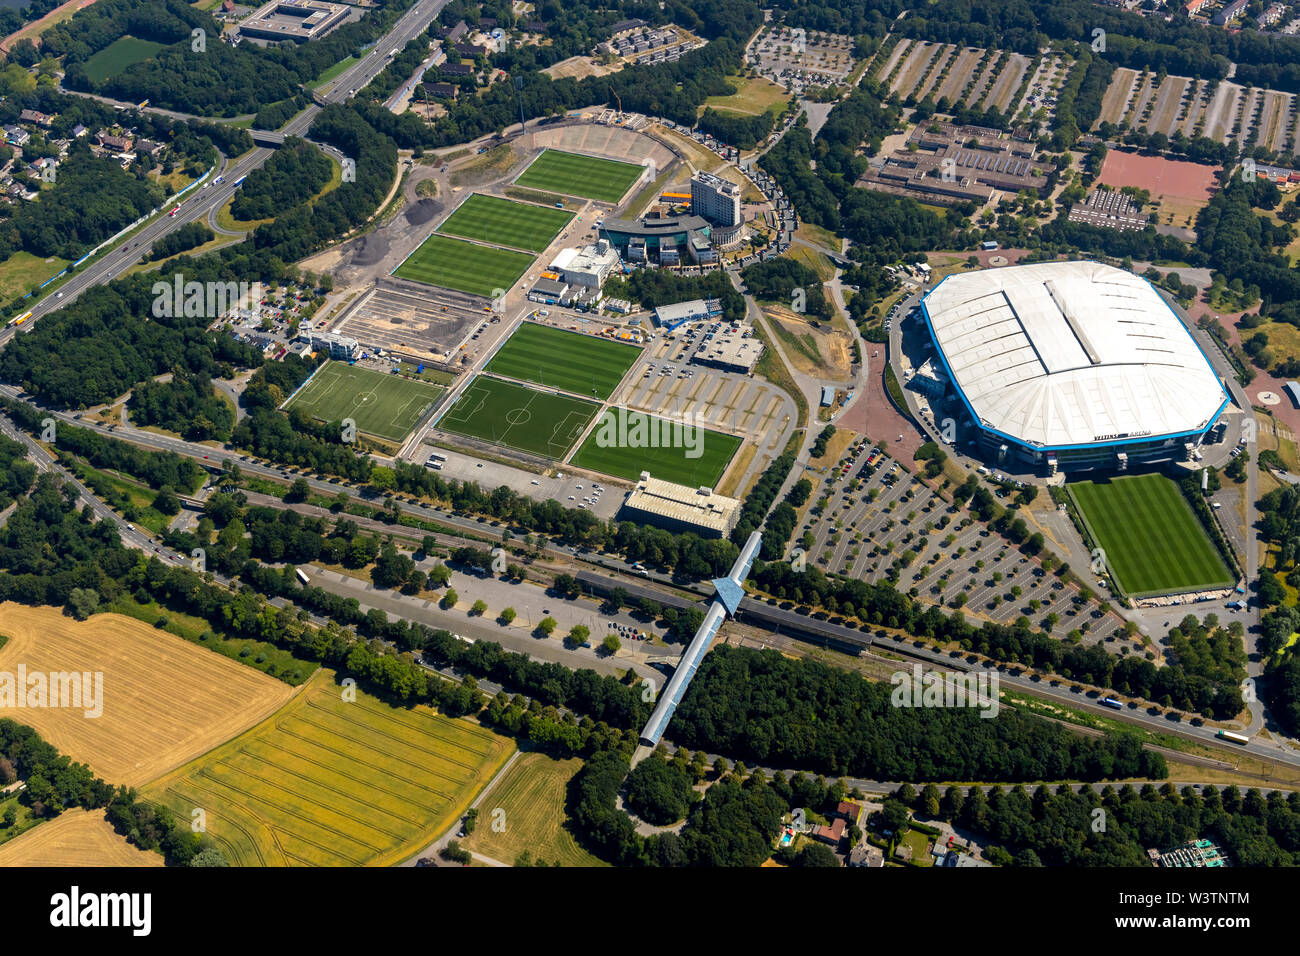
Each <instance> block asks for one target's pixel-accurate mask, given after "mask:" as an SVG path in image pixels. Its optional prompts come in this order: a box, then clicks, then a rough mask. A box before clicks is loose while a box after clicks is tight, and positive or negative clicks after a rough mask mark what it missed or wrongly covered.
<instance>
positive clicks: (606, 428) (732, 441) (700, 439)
mask: <svg viewBox="0 0 1300 956" xmlns="http://www.w3.org/2000/svg"><path fill="white" fill-rule="evenodd" d="M620 416H625V417H626V421H620V420H619V417H620ZM681 426H682V423H673V422H670V421H669V420H667V419H663V418H656V417H655V416H653V415H648V414H645V413H644V412H635V411H629V410H627V409H613V408H611V409H607V410H606V411H605V414H604V415H602V416H601V418H600V421H599V422H597V423H596V427H595V428H593V429H592V430H591V434H590V435H588V436H587V440H586V441H584V442H583V443H582V447H581V448H579V449H578V453H577V454H576V455H574V456H573V464H575V465H577V466H578V467H580V468H590V469H591V470H592V471H598V472H600V473H601V474H604V475H613V476H614V477H615V478H630V479H631V480H633V481H635V480H636V479H638V478H640V477H641V472H643V471H648V472H650V476H651V477H652V478H660V479H662V480H663V481H672V482H676V483H677V484H679V485H689V486H691V487H692V488H698V487H700V486H701V485H705V486H707V487H709V488H713V487H715V486H716V485H717V483H718V481H719V479H721V478H722V473H723V472H724V471H726V470H727V464H728V462H730V461H731V456H732V455H734V454H735V453H736V449H737V448H739V447H740V439H739V438H737V437H736V436H735V435H724V434H723V433H722V432H715V431H709V430H708V429H706V428H696V429H695V430H693V431H692V430H690V429H686V428H683V427H681ZM652 436H653V437H652ZM651 444H654V445H658V446H659V447H650V445H651ZM691 455H695V457H690V456H691Z"/></svg>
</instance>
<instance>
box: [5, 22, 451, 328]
mask: <svg viewBox="0 0 1300 956" xmlns="http://www.w3.org/2000/svg"><path fill="white" fill-rule="evenodd" d="M447 3H448V0H427V2H422V3H420V4H418V5H417V6H416V7H414V8H413V9H411V10H410V11H408V12H407V13H406V14H405V15H404V16H402V17H401V18H400V19H399V20H398V21H397V23H395V24H394V25H393V29H392V30H390V31H389V32H388V33H387V34H386V35H385V36H384V37H383V38H382V39H380V40H378V41H376V43H375V45H374V46H373V47H372V48H371V50H370V52H369V53H368V54H366V56H365V57H363V58H362V59H361V60H359V61H358V62H357V63H355V64H353V65H352V66H351V67H349V68H348V69H346V70H344V71H343V72H342V73H340V74H339V75H338V76H337V77H335V78H334V79H333V80H332V81H331V82H330V83H328V84H326V85H325V86H324V87H322V88H321V90H320V91H318V92H320V93H321V95H322V96H323V97H324V98H325V99H326V101H328V102H330V103H341V102H343V101H345V100H346V99H348V97H349V96H350V95H351V93H352V91H354V90H359V89H362V88H363V87H364V86H365V85H366V84H368V83H369V82H370V81H371V80H373V79H374V78H375V77H376V76H378V75H379V73H380V72H381V71H382V70H383V69H384V67H386V66H387V65H388V63H389V62H390V61H389V59H388V51H389V50H391V49H393V47H404V46H405V45H406V44H407V43H409V42H410V41H411V40H412V39H414V38H415V37H416V36H418V35H419V34H420V33H422V32H423V31H424V30H426V29H428V27H429V24H430V23H431V22H432V21H433V20H434V18H436V17H437V16H438V14H439V13H441V12H442V9H443V7H445V6H446V5H447ZM320 109H321V108H320V107H319V106H316V105H315V104H312V105H311V106H309V107H308V108H307V109H305V110H303V111H302V112H301V113H299V114H298V115H297V116H295V117H294V118H293V119H292V120H290V121H289V122H288V123H287V124H286V125H285V126H284V128H283V129H282V130H280V132H282V133H284V134H285V135H286V136H305V135H306V133H307V131H308V130H309V129H310V128H311V124H312V123H313V122H315V120H316V116H317V115H318V114H319V113H320ZM156 112H159V113H163V114H165V115H169V116H171V117H172V118H175V119H190V118H193V119H202V120H205V121H208V122H214V121H215V120H213V119H212V118H210V117H188V116H186V115H185V114H181V113H174V112H172V111H167V110H158V111H156ZM272 152H273V150H271V149H266V148H260V147H259V148H255V149H252V150H250V151H249V152H247V153H245V154H244V155H243V156H241V157H240V158H239V159H237V160H235V161H233V162H232V161H231V160H230V159H228V158H227V157H225V156H222V158H221V163H222V166H223V167H224V168H223V169H218V170H215V171H214V172H213V173H212V174H211V175H210V177H209V182H211V181H212V180H215V179H216V177H217V176H219V175H223V176H224V177H225V179H224V181H223V182H222V183H220V184H219V185H216V186H213V185H208V186H206V187H205V186H200V187H199V188H198V189H196V190H192V191H191V192H190V193H188V194H187V196H186V198H185V199H184V200H181V203H180V206H181V208H180V211H178V212H177V213H176V214H175V215H174V216H173V215H170V214H169V211H168V212H162V213H159V214H158V215H157V216H155V218H154V219H153V220H152V221H151V222H149V223H147V224H146V225H145V226H144V227H143V228H142V229H141V230H140V231H138V232H137V233H135V234H134V235H132V236H130V237H128V238H127V239H126V240H124V241H123V242H121V243H119V244H118V245H117V246H115V247H114V248H112V249H111V250H109V251H108V252H107V253H105V254H103V255H101V256H100V257H99V258H98V259H96V260H94V261H93V262H91V263H90V264H89V265H87V266H85V267H84V268H83V269H82V270H81V271H80V272H77V273H74V274H73V275H72V277H71V278H70V279H68V280H67V281H66V282H64V283H63V285H61V286H60V287H59V288H58V290H57V291H56V292H54V293H52V294H50V295H47V296H46V297H45V298H43V299H41V300H40V301H39V302H37V303H36V304H35V305H33V306H32V318H30V319H28V320H27V322H26V323H25V324H24V325H22V326H20V327H18V328H6V329H4V330H3V331H0V349H2V348H3V347H4V345H5V344H6V343H7V342H8V341H9V340H10V339H11V338H13V336H14V335H16V334H19V335H20V334H25V333H26V332H28V331H30V330H31V328H32V326H34V325H35V324H36V322H37V321H39V320H40V319H41V318H42V317H43V316H45V315H48V314H49V313H50V312H53V311H54V310H56V309H60V308H62V307H63V306H65V305H67V304H69V303H70V302H72V301H73V300H74V299H76V298H77V297H78V296H79V295H81V294H82V293H83V292H85V291H86V290H87V289H89V288H90V287H91V286H95V285H102V284H104V283H107V282H111V281H113V280H114V279H116V278H117V277H118V276H120V275H121V274H122V273H123V272H125V271H126V270H127V269H129V268H130V267H131V266H132V265H134V264H135V263H137V262H139V261H140V257H141V256H142V255H143V254H144V253H145V252H146V251H147V250H148V249H150V248H152V246H153V244H154V243H155V242H157V241H158V240H159V239H161V238H162V237H163V236H166V235H168V234H169V233H171V232H174V231H175V230H176V229H179V228H180V227H181V226H183V225H185V224H187V223H190V222H204V221H207V220H208V218H209V216H210V215H215V213H216V211H217V210H218V209H220V208H221V207H222V206H223V205H225V203H227V202H229V201H230V199H231V197H232V196H233V195H234V192H235V189H234V183H235V182H236V181H238V180H239V179H241V178H242V177H244V176H246V175H248V174H249V173H250V172H252V171H253V170H254V169H257V168H258V167H260V166H261V165H262V164H263V163H265V162H266V161H267V159H268V158H270V156H271V153H272ZM174 206H175V202H172V203H171V204H170V205H169V206H168V207H167V208H168V210H170V208H171V207H174Z"/></svg>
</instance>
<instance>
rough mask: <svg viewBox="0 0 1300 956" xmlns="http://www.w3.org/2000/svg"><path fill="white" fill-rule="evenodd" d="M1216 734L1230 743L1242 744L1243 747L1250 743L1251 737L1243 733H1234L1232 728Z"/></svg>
mask: <svg viewBox="0 0 1300 956" xmlns="http://www.w3.org/2000/svg"><path fill="white" fill-rule="evenodd" d="M1214 736H1216V737H1218V738H1219V739H1220V740H1226V741H1228V742H1229V743H1234V744H1241V745H1242V746H1243V747H1244V746H1246V744H1248V743H1250V738H1249V737H1244V736H1242V735H1241V734H1234V733H1233V732H1232V731H1231V730H1220V731H1219V732H1218V733H1217V734H1215V735H1214Z"/></svg>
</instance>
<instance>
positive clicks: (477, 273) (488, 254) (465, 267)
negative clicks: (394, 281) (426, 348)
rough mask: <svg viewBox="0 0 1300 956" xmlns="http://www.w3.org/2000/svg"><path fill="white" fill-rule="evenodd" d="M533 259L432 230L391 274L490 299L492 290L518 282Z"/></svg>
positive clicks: (493, 292) (506, 287)
mask: <svg viewBox="0 0 1300 956" xmlns="http://www.w3.org/2000/svg"><path fill="white" fill-rule="evenodd" d="M533 259H534V256H533V255H532V254H531V253H528V252H515V251H513V250H511V249H496V248H493V247H492V246H481V245H479V244H478V243H475V242H464V241H462V240H460V239H449V238H448V237H447V236H443V235H439V234H438V233H436V232H435V233H433V234H432V235H431V236H429V238H428V239H426V240H424V242H422V243H420V248H418V249H416V250H415V251H414V252H412V253H411V254H410V256H408V257H407V259H406V261H405V262H403V263H402V264H401V265H400V266H398V267H397V268H396V269H395V270H394V271H393V275H395V276H397V277H398V278H401V279H414V280H415V281H416V282H424V283H427V284H428V285H436V286H441V287H442V288H444V289H455V290H456V291H458V292H467V293H469V294H470V295H481V296H484V297H486V298H489V299H491V298H493V297H494V295H495V294H496V290H498V289H502V290H506V289H509V288H510V287H511V286H512V285H514V283H516V282H518V281H519V277H520V276H522V275H523V274H524V273H525V272H526V271H527V270H528V267H529V266H531V265H532V264H533Z"/></svg>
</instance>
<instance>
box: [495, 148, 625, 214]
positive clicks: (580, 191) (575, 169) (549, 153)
mask: <svg viewBox="0 0 1300 956" xmlns="http://www.w3.org/2000/svg"><path fill="white" fill-rule="evenodd" d="M644 169H645V167H644V166H633V165H632V164H631V163H620V162H617V161H616V160H613V159H597V158H596V157H595V156H579V155H578V154H577V153H566V152H564V151H563V150H559V149H548V150H546V151H545V152H543V153H542V155H540V156H538V157H537V158H536V159H535V160H533V162H532V164H531V165H530V166H529V167H528V168H527V169H525V170H524V171H523V173H522V174H521V175H520V176H519V178H518V179H516V180H515V183H516V184H517V185H520V186H528V187H531V188H534V189H548V190H550V191H551V192H557V193H564V194H565V195H566V196H583V197H585V198H587V199H597V200H599V201H601V202H618V201H619V200H620V199H622V198H623V194H624V193H626V192H627V191H628V189H629V188H630V187H631V186H632V184H633V183H635V182H636V181H637V180H638V179H640V178H641V174H642V172H643V171H644Z"/></svg>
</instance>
